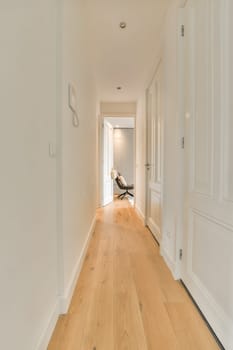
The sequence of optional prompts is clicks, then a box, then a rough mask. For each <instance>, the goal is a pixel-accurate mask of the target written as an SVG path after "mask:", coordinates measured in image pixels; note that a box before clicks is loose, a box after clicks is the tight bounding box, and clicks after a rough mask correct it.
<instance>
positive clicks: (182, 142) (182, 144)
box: [181, 137, 184, 149]
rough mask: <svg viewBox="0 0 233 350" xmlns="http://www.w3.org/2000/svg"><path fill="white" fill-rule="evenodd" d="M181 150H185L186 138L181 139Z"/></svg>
mask: <svg viewBox="0 0 233 350" xmlns="http://www.w3.org/2000/svg"><path fill="white" fill-rule="evenodd" d="M181 148H183V149H184V137H182V138H181Z"/></svg>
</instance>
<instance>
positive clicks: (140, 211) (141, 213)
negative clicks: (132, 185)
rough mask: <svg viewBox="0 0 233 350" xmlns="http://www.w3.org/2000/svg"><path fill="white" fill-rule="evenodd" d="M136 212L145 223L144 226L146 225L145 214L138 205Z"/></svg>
mask: <svg viewBox="0 0 233 350" xmlns="http://www.w3.org/2000/svg"><path fill="white" fill-rule="evenodd" d="M135 209H136V212H137V214H138V216H139V217H140V219H141V220H142V221H143V224H144V225H145V215H144V214H143V212H142V210H141V208H139V207H138V206H137V205H135Z"/></svg>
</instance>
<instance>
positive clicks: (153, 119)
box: [146, 63, 162, 243]
mask: <svg viewBox="0 0 233 350" xmlns="http://www.w3.org/2000/svg"><path fill="white" fill-rule="evenodd" d="M161 81H162V64H161V63H160V65H159V67H158V69H157V71H156V74H155V77H154V79H153V82H152V84H151V85H150V87H149V89H148V91H147V164H146V169H147V210H146V224H147V226H148V227H149V228H150V230H151V232H152V233H153V234H154V236H155V238H156V239H157V241H158V242H159V243H160V241H161V169H162V165H161V164H162V152H161V144H162V108H161V107H162V103H161Z"/></svg>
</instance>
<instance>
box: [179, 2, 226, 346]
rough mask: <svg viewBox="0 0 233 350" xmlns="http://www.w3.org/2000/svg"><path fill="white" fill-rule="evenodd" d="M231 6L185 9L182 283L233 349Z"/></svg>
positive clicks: (199, 5) (202, 5) (208, 4)
mask: <svg viewBox="0 0 233 350" xmlns="http://www.w3.org/2000/svg"><path fill="white" fill-rule="evenodd" d="M232 16H233V1H232V0H221V1H219V0H188V2H187V4H186V9H185V27H184V46H185V49H184V53H185V91H186V93H185V94H186V96H185V178H186V184H185V230H184V232H185V233H184V251H183V262H182V270H183V271H182V279H183V281H184V283H185V284H186V286H187V287H188V289H189V290H190V292H191V294H192V295H193V297H194V299H195V300H196V302H197V303H198V305H199V307H200V308H201V310H202V312H203V313H204V315H205V317H206V318H207V320H208V322H209V323H210V325H211V327H212V328H213V330H214V331H215V333H216V334H217V336H218V337H219V339H220V341H221V342H222V344H223V345H224V347H225V348H226V349H227V350H232V349H233V65H232V62H233V40H232V33H233V21H232Z"/></svg>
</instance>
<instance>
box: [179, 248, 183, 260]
mask: <svg viewBox="0 0 233 350" xmlns="http://www.w3.org/2000/svg"><path fill="white" fill-rule="evenodd" d="M182 258H183V249H180V250H179V259H180V260H182Z"/></svg>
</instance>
